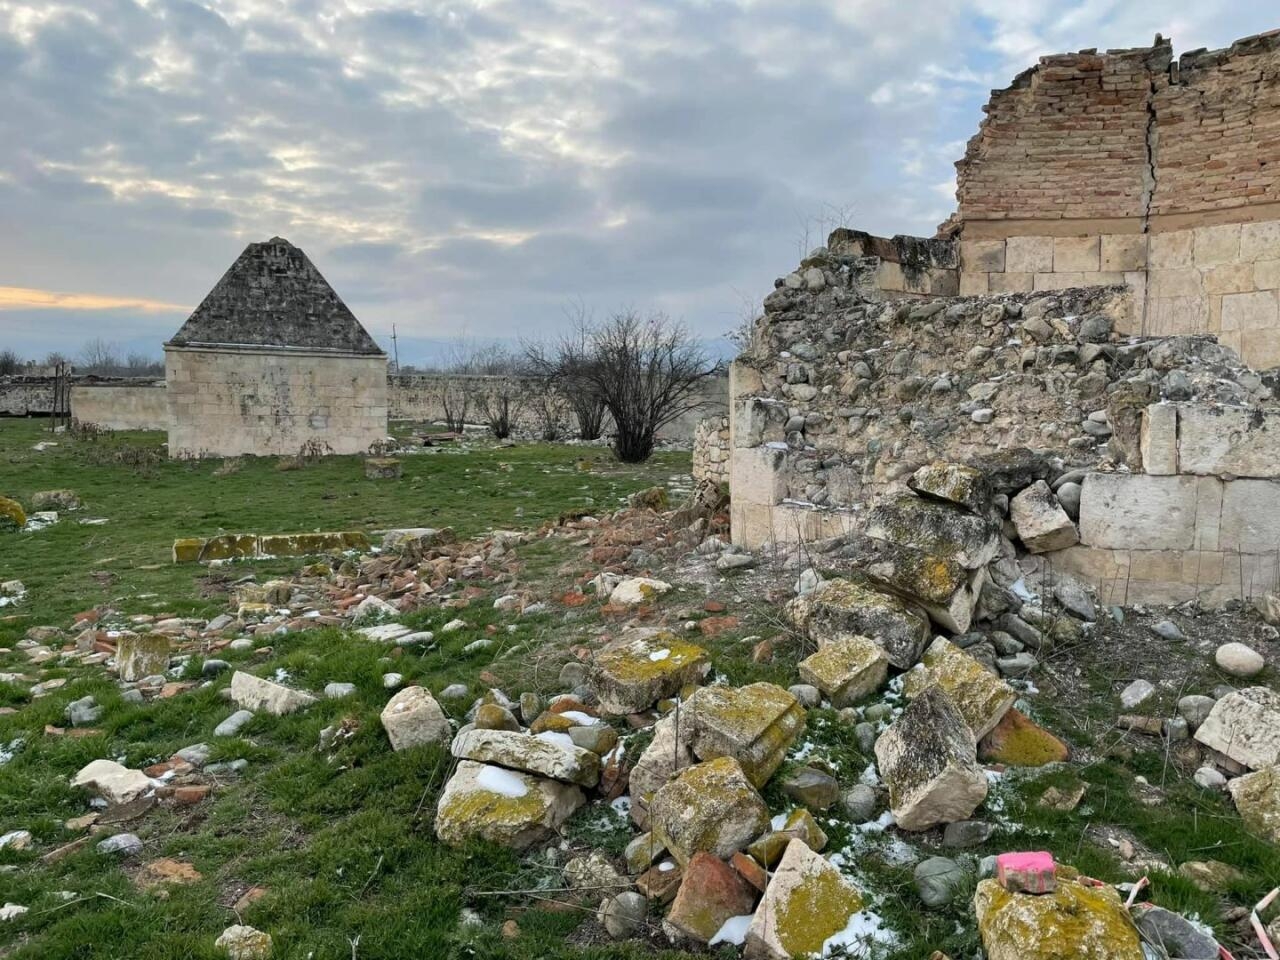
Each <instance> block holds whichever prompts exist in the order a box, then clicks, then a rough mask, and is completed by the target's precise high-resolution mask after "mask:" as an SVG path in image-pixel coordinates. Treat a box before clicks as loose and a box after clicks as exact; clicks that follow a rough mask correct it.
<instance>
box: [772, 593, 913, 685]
mask: <svg viewBox="0 0 1280 960" xmlns="http://www.w3.org/2000/svg"><path fill="white" fill-rule="evenodd" d="M787 615H788V616H789V617H790V618H791V621H792V622H793V623H794V624H795V625H796V626H797V627H798V628H799V629H801V630H802V631H804V632H805V633H807V634H808V636H809V638H810V639H811V640H813V641H814V642H816V643H817V644H818V646H820V647H821V646H825V645H826V644H827V643H829V642H830V641H832V640H835V639H838V638H840V637H850V636H864V637H870V638H871V639H872V640H874V641H875V642H876V643H878V644H880V646H881V647H883V648H884V652H885V655H886V656H887V657H888V658H889V663H891V664H892V665H893V666H895V667H897V668H898V669H899V670H908V669H910V668H911V667H912V666H914V665H915V663H916V661H917V660H919V659H920V654H921V652H922V651H923V650H924V647H925V644H927V643H928V642H929V618H928V617H927V616H926V615H925V614H924V612H923V611H921V610H919V609H917V608H914V607H913V606H912V605H910V604H908V603H907V602H905V601H904V600H901V599H900V598H898V597H893V596H890V595H888V594H886V593H881V592H879V591H877V590H873V589H872V588H870V587H868V586H866V585H864V584H861V583H857V582H855V581H853V580H839V579H836V580H826V581H824V582H823V583H820V584H819V585H818V586H817V587H816V588H815V589H813V590H811V591H809V592H808V593H806V594H805V595H804V596H801V597H796V599H794V600H792V601H791V602H790V603H789V604H788V605H787Z"/></svg>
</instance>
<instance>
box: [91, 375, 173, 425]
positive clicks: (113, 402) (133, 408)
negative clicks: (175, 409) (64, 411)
mask: <svg viewBox="0 0 1280 960" xmlns="http://www.w3.org/2000/svg"><path fill="white" fill-rule="evenodd" d="M71 419H72V420H74V421H75V422H76V423H80V424H93V425H94V426H95V427H100V428H102V429H103V430H167V429H168V428H169V398H168V394H167V393H166V392H165V386H164V383H163V382H153V381H149V382H147V383H95V384H76V385H73V386H72V387H71Z"/></svg>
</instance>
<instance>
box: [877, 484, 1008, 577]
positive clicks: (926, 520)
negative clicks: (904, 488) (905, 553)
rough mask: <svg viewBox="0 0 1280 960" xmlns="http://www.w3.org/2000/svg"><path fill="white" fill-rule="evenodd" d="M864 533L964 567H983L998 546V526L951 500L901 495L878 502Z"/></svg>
mask: <svg viewBox="0 0 1280 960" xmlns="http://www.w3.org/2000/svg"><path fill="white" fill-rule="evenodd" d="M867 536H870V537H875V538H876V539H877V540H888V541H889V542H890V543H897V544H901V545H902V546H904V547H913V548H914V549H916V550H919V551H921V552H923V553H927V554H932V555H934V556H939V557H947V558H949V559H952V560H955V561H956V562H957V563H959V564H960V565H961V566H963V567H964V568H965V569H967V570H977V569H978V568H979V567H984V566H986V565H987V564H988V563H990V562H991V560H993V559H994V558H995V555H996V553H997V552H998V551H999V549H1000V528H999V526H998V525H997V524H996V522H995V521H994V520H992V519H991V518H990V517H986V516H982V517H979V516H975V515H974V514H972V513H970V512H969V511H968V510H965V509H963V508H961V507H958V506H955V505H954V504H950V503H943V502H940V501H937V500H926V499H924V498H923V497H915V496H910V495H907V496H900V497H895V498H893V499H890V500H886V501H884V502H882V503H879V504H877V505H876V506H875V507H874V508H873V509H872V510H871V514H870V516H869V517H868V518H867Z"/></svg>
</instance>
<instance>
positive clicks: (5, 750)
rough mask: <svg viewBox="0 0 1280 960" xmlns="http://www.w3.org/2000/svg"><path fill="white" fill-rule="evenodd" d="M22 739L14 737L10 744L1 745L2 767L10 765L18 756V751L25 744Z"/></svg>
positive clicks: (0, 762) (0, 760)
mask: <svg viewBox="0 0 1280 960" xmlns="http://www.w3.org/2000/svg"><path fill="white" fill-rule="evenodd" d="M25 742H26V741H24V740H23V739H22V737H14V738H13V739H12V740H10V741H9V742H8V743H0V766H3V765H4V764H6V763H8V762H9V761H10V760H12V759H13V758H14V757H16V756H17V755H18V751H19V750H21V749H22V744H23V743H25Z"/></svg>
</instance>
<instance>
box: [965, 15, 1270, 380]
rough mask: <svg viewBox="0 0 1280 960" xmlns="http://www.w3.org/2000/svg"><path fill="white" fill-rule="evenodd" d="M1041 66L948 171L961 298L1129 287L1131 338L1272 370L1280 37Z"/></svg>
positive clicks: (1005, 93) (1062, 59)
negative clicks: (1186, 340) (1215, 343)
mask: <svg viewBox="0 0 1280 960" xmlns="http://www.w3.org/2000/svg"><path fill="white" fill-rule="evenodd" d="M1170 54H1171V48H1170V45H1169V44H1168V43H1167V42H1165V41H1159V42H1157V43H1156V44H1155V45H1153V46H1152V47H1149V48H1140V49H1136V50H1121V51H1110V52H1107V53H1105V54H1099V53H1096V52H1094V51H1083V52H1081V53H1076V54H1063V55H1058V56H1052V57H1044V58H1042V59H1041V61H1040V63H1039V64H1038V65H1037V66H1036V67H1033V68H1032V69H1030V70H1028V71H1026V72H1025V73H1023V74H1022V75H1020V76H1019V77H1018V78H1017V79H1016V80H1015V82H1014V83H1013V85H1012V86H1011V87H1009V88H1008V89H1006V90H1001V91H996V92H995V93H994V94H993V95H992V98H991V101H990V103H989V104H988V105H987V107H986V108H985V109H986V112H987V117H986V119H984V121H983V123H982V125H981V127H980V129H979V131H978V133H977V134H976V135H975V136H974V137H973V138H972V139H971V140H970V142H969V144H968V148H967V150H966V153H965V157H964V159H962V160H961V161H960V162H959V163H957V165H956V166H957V170H958V176H957V182H958V190H957V199H958V202H959V207H958V210H957V214H956V216H955V218H953V222H951V223H950V224H949V225H948V227H947V229H948V230H950V231H952V232H954V233H956V234H958V236H959V238H960V283H959V286H960V292H961V293H962V294H968V295H985V294H988V293H1013V292H1033V291H1041V290H1055V289H1062V288H1066V287H1073V286H1080V285H1086V284H1110V283H1121V282H1123V283H1126V284H1127V285H1128V286H1129V287H1130V289H1132V290H1133V292H1134V296H1135V310H1134V313H1133V318H1132V323H1131V324H1130V325H1129V326H1128V327H1127V328H1124V332H1129V333H1141V334H1148V335H1157V336H1164V335H1175V334H1177V335H1182V334H1212V335H1214V336H1217V337H1218V338H1219V339H1220V340H1221V341H1222V342H1223V343H1224V344H1226V345H1228V346H1230V347H1232V348H1233V349H1235V350H1237V351H1238V352H1239V353H1240V354H1241V355H1242V356H1243V358H1244V359H1245V360H1246V361H1247V362H1248V363H1250V364H1251V365H1253V366H1255V367H1259V368H1262V367H1271V366H1276V365H1280V335H1278V334H1280V34H1277V33H1272V34H1265V35H1262V36H1259V37H1253V38H1249V39H1246V40H1241V41H1239V42H1237V43H1236V44H1233V45H1232V46H1231V47H1230V48H1227V49H1225V50H1218V51H1212V52H1206V51H1195V52H1192V53H1187V54H1184V55H1183V56H1182V57H1181V58H1180V59H1179V60H1178V61H1176V62H1175V61H1173V60H1172V58H1171V55H1170Z"/></svg>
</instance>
